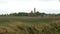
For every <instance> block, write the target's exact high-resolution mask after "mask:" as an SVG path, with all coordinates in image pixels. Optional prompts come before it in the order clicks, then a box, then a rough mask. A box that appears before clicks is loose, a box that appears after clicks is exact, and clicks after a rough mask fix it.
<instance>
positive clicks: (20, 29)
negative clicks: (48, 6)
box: [0, 17, 60, 34]
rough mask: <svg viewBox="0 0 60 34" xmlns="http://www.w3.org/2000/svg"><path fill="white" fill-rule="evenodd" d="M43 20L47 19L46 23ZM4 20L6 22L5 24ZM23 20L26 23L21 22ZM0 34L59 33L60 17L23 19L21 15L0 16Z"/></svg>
mask: <svg viewBox="0 0 60 34" xmlns="http://www.w3.org/2000/svg"><path fill="white" fill-rule="evenodd" d="M40 20H41V21H40ZM45 20H47V21H46V22H47V23H46V22H45ZM50 20H51V21H50ZM3 21H4V22H3ZM30 21H31V22H32V23H33V22H35V23H34V24H32V23H30ZM48 21H49V23H48ZM6 22H7V23H8V24H6ZM23 22H28V23H23ZM37 22H39V23H37ZM41 22H45V23H41ZM1 23H2V24H1ZM3 23H4V24H3ZM0 34H60V19H59V18H53V19H52V18H44V19H42V18H36V17H34V18H33V19H32V18H30V17H29V18H27V19H26V18H25V19H24V18H22V17H21V18H16V17H15V18H12V17H9V18H7V17H4V18H3V17H1V18H0Z"/></svg>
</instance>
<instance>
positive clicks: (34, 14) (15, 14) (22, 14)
mask: <svg viewBox="0 0 60 34" xmlns="http://www.w3.org/2000/svg"><path fill="white" fill-rule="evenodd" d="M0 16H60V14H46V13H40V12H38V11H37V12H35V13H33V12H32V11H31V12H30V13H26V12H19V13H11V14H4V15H0Z"/></svg>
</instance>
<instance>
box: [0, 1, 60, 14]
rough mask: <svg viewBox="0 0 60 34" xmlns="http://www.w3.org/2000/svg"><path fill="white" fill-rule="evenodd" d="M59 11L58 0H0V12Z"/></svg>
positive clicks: (59, 4)
mask: <svg viewBox="0 0 60 34" xmlns="http://www.w3.org/2000/svg"><path fill="white" fill-rule="evenodd" d="M34 8H36V9H37V11H39V12H45V13H60V2H59V0H0V14H7V13H14V12H30V11H31V10H33V9H34Z"/></svg>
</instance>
